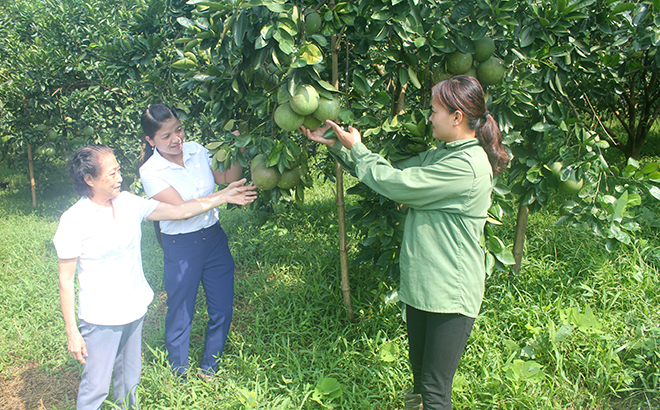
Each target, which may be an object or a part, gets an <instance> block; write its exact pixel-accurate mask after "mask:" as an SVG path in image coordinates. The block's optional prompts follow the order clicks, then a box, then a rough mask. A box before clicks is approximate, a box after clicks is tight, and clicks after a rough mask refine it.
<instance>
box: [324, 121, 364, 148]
mask: <svg viewBox="0 0 660 410" xmlns="http://www.w3.org/2000/svg"><path fill="white" fill-rule="evenodd" d="M325 123H326V124H330V126H331V127H332V130H333V131H334V132H335V135H336V136H337V138H338V139H339V142H341V145H343V146H344V148H346V149H351V148H353V145H355V143H357V142H362V136H360V131H358V130H357V129H355V128H353V127H351V126H350V125H349V126H348V131H345V130H344V129H343V128H342V127H340V126H339V125H337V124H335V122H334V121H332V120H327V121H326V122H325Z"/></svg>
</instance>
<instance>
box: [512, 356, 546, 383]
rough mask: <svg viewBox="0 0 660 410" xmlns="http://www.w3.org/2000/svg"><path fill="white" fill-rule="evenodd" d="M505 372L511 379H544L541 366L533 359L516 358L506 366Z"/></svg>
mask: <svg viewBox="0 0 660 410" xmlns="http://www.w3.org/2000/svg"><path fill="white" fill-rule="evenodd" d="M505 374H506V376H507V378H509V379H511V380H520V381H528V382H534V383H536V382H540V381H543V379H545V373H544V372H543V366H541V365H540V364H538V363H537V362H535V361H533V360H529V361H524V360H520V359H516V360H514V361H513V363H511V364H509V365H508V366H507V367H506V371H505Z"/></svg>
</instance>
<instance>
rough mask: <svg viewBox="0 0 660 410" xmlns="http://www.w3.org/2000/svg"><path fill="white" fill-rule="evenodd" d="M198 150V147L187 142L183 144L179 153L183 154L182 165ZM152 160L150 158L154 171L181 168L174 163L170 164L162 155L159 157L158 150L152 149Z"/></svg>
mask: <svg viewBox="0 0 660 410" xmlns="http://www.w3.org/2000/svg"><path fill="white" fill-rule="evenodd" d="M198 150H199V147H198V146H197V144H191V143H189V142H184V143H183V145H182V146H181V151H182V152H183V163H184V164H185V163H186V162H187V161H188V160H189V159H190V157H191V156H193V155H194V154H196V153H197V151H198ZM152 157H153V158H150V160H152V161H153V165H152V166H153V167H154V169H156V170H160V169H165V168H181V166H180V165H178V164H175V163H174V162H171V161H169V160H167V159H165V157H163V156H162V155H160V152H158V148H154V154H153V155H152Z"/></svg>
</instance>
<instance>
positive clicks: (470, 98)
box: [431, 75, 509, 175]
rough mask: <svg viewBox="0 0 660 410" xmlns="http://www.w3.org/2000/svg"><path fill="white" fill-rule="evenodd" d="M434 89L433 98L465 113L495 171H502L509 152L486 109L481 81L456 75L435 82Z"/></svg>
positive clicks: (448, 108) (495, 123) (451, 109)
mask: <svg viewBox="0 0 660 410" xmlns="http://www.w3.org/2000/svg"><path fill="white" fill-rule="evenodd" d="M431 93H432V95H433V99H435V100H436V101H437V102H438V103H440V105H442V106H443V107H445V108H446V109H447V110H448V111H449V112H455V111H457V110H460V111H461V112H462V113H463V114H465V116H466V117H467V120H468V126H469V127H470V129H472V130H475V135H476V137H477V139H478V140H479V143H480V144H481V146H482V147H483V148H484V150H485V151H486V154H488V160H489V161H490V165H491V167H492V168H493V174H495V175H498V174H500V173H502V171H504V168H506V166H507V164H508V163H509V154H508V153H507V152H506V149H504V145H502V133H501V132H500V128H499V127H498V126H497V122H496V121H495V118H493V116H492V115H490V113H489V112H488V110H487V109H486V99H485V96H484V90H483V88H481V84H479V81H478V80H477V79H476V78H474V77H472V76H469V75H455V76H453V77H449V78H447V79H445V80H442V81H440V82H439V83H438V84H436V85H435V86H433V89H432V90H431Z"/></svg>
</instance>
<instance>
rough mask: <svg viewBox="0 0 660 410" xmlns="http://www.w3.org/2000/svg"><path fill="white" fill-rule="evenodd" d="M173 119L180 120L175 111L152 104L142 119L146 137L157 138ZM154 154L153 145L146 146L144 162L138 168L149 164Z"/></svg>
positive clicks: (164, 106)
mask: <svg viewBox="0 0 660 410" xmlns="http://www.w3.org/2000/svg"><path fill="white" fill-rule="evenodd" d="M171 118H176V119H177V120H178V119H179V116H178V115H177V114H176V111H175V110H173V109H172V108H170V107H169V106H167V105H165V104H150V105H149V106H148V107H147V109H146V110H144V113H142V118H141V119H140V123H141V125H142V131H143V132H144V135H145V136H147V137H149V138H153V137H155V136H156V133H157V132H158V130H159V129H160V127H162V126H163V123H164V122H165V121H167V120H169V119H171ZM153 154H154V149H153V147H152V146H151V144H148V143H147V144H145V146H144V153H143V154H142V160H141V161H140V163H139V165H138V168H139V167H140V166H142V164H144V163H145V162H147V160H148V159H149V158H150V157H151V156H152V155H153Z"/></svg>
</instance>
